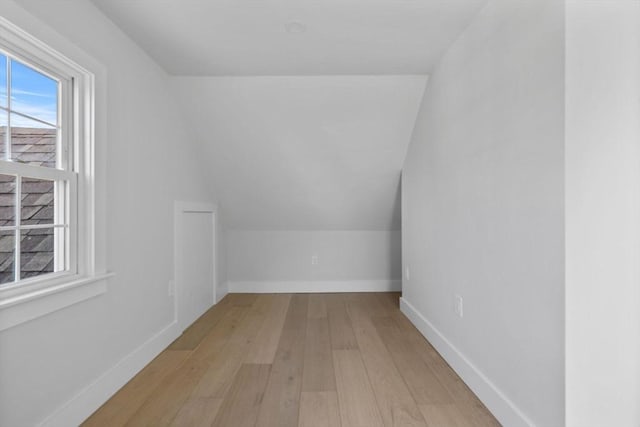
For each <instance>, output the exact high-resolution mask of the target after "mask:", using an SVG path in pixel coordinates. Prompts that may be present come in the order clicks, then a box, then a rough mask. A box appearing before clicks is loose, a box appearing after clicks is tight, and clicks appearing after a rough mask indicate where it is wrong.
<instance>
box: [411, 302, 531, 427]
mask: <svg viewBox="0 0 640 427" xmlns="http://www.w3.org/2000/svg"><path fill="white" fill-rule="evenodd" d="M400 311H402V312H403V313H404V314H405V315H406V316H407V317H408V318H409V320H410V321H411V323H413V324H414V326H415V327H416V328H417V329H418V330H419V331H420V333H422V335H424V337H425V338H426V339H427V340H428V341H429V342H430V343H431V344H432V345H433V346H434V347H435V349H436V350H437V351H438V353H440V355H442V357H443V358H444V359H445V360H446V361H447V363H449V365H450V366H451V367H452V368H453V370H454V371H456V373H457V374H458V375H460V378H462V380H463V381H464V382H465V383H466V384H467V385H468V386H469V388H471V390H473V392H474V393H475V394H476V395H477V396H478V397H479V398H480V400H481V401H482V403H484V404H485V406H486V407H487V408H488V409H489V410H490V411H491V413H492V414H493V415H494V416H495V417H496V418H497V419H498V421H500V423H501V424H502V425H504V426H509V427H532V426H535V424H534V423H533V422H532V421H531V420H530V419H528V418H527V416H526V415H524V413H523V412H522V411H521V410H520V409H519V408H518V407H517V406H516V405H515V404H514V403H513V402H512V401H511V400H509V398H508V397H507V396H505V395H504V393H502V392H501V391H500V390H499V389H498V388H497V387H496V386H495V385H494V384H493V383H492V382H491V380H489V378H487V377H486V376H485V375H484V374H483V373H482V372H481V371H480V370H479V369H478V368H477V367H476V366H474V364H473V363H471V361H470V360H469V359H467V358H466V357H465V356H464V355H463V354H462V353H461V352H460V351H459V350H458V349H457V348H456V347H455V346H454V345H453V344H452V343H451V342H450V341H449V340H448V339H447V338H446V337H445V336H444V335H443V334H442V333H441V332H440V331H439V330H438V329H436V327H435V326H433V324H432V323H431V322H429V320H427V319H426V318H425V317H424V316H423V315H422V314H420V312H418V310H416V308H415V307H413V306H412V305H411V304H409V303H408V302H407V301H406V300H405V299H404V298H400Z"/></svg>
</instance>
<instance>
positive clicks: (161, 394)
mask: <svg viewBox="0 0 640 427" xmlns="http://www.w3.org/2000/svg"><path fill="white" fill-rule="evenodd" d="M398 297H399V294H397V293H376V294H373V293H371V294H278V295H275V294H262V295H254V294H230V295H227V296H226V297H225V298H224V299H223V300H222V301H221V302H220V303H219V304H218V305H216V306H215V307H214V308H212V309H211V310H209V311H208V312H207V313H205V314H204V315H203V316H202V317H201V318H200V319H198V320H197V321H196V322H195V323H194V324H193V325H191V326H190V327H189V328H188V329H187V330H186V331H185V333H184V334H183V335H182V336H181V337H180V338H178V339H177V340H176V341H175V342H173V344H171V345H170V346H169V347H168V348H167V349H166V350H165V351H163V352H162V353H161V354H160V355H159V356H158V357H156V358H155V359H154V360H153V361H152V362H151V363H150V364H149V365H147V366H146V367H145V368H144V369H143V370H142V371H141V372H140V373H139V374H138V375H136V377H134V378H133V379H132V380H131V381H129V383H127V384H126V385H125V386H124V387H123V388H122V389H121V390H120V391H118V393H116V394H115V395H114V396H113V397H112V398H111V399H110V400H109V401H108V402H106V403H105V404H104V405H103V406H102V407H101V408H100V409H98V410H97V411H96V412H95V413H94V414H93V415H92V416H91V417H90V418H89V419H88V420H87V421H86V422H85V423H84V424H83V425H84V426H101V427H102V426H121V425H127V426H165V425H171V426H225V427H244V426H251V427H254V426H255V427H288V426H291V427H297V426H304V427H339V426H342V427H377V426H383V427H391V426H436V427H448V426H499V423H498V422H497V421H496V420H495V419H494V418H493V416H492V415H491V414H490V413H489V411H487V409H486V408H485V407H484V406H483V405H482V403H480V401H479V400H478V399H477V397H476V396H475V395H474V394H473V393H472V392H471V391H470V390H469V388H468V387H467V386H466V385H465V384H464V383H463V382H462V381H461V380H460V378H459V377H458V376H457V375H456V374H455V373H454V372H453V370H452V369H451V368H450V367H449V366H448V365H447V363H446V362H445V361H444V360H443V359H442V358H441V357H440V355H439V354H438V353H437V352H436V351H435V350H434V349H433V347H431V345H430V344H429V343H428V342H427V341H426V340H425V339H424V338H423V337H422V335H420V333H419V332H418V331H417V330H416V329H415V328H414V327H413V325H411V323H409V321H408V320H407V319H406V318H405V317H404V315H403V314H402V313H400V311H399V310H398Z"/></svg>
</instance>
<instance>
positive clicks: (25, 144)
mask: <svg viewBox="0 0 640 427" xmlns="http://www.w3.org/2000/svg"><path fill="white" fill-rule="evenodd" d="M5 133H6V128H0V135H4V134H5ZM11 135H12V138H11V140H12V145H11V149H12V154H13V156H14V158H15V161H18V162H22V163H27V164H31V165H34V166H46V167H55V166H56V164H55V162H56V131H55V129H43V128H20V127H18V128H16V127H13V128H11ZM2 139H4V138H2ZM0 145H1V147H2V148H0V155H1V152H2V151H4V144H0ZM5 187H6V188H5ZM9 187H15V182H0V193H1V194H0V225H10V223H12V222H13V220H14V219H15V207H14V200H13V197H12V195H9V193H13V192H14V191H15V188H9ZM4 195H6V196H7V197H3V196H4ZM53 196H54V195H53V182H50V181H42V180H32V179H28V178H25V179H24V181H23V186H22V198H21V199H22V200H21V204H22V218H21V219H22V222H23V223H25V224H53V220H54V217H53V216H54V206H53ZM13 239H14V237H13V235H12V234H10V233H3V234H2V236H0V283H6V282H11V281H12V280H13V269H14V266H13ZM53 240H54V236H53V229H49V228H47V229H39V230H29V231H23V232H22V235H21V241H20V245H21V250H20V252H21V255H20V257H21V259H22V272H21V278H23V279H26V278H29V277H33V276H39V275H41V274H44V273H49V272H53V267H54V265H53V262H54V259H53Z"/></svg>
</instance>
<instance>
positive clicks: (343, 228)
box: [171, 75, 426, 292]
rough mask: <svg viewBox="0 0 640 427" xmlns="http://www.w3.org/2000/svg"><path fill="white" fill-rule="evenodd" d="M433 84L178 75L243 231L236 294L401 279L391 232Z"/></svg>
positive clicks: (217, 181)
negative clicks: (314, 260)
mask: <svg viewBox="0 0 640 427" xmlns="http://www.w3.org/2000/svg"><path fill="white" fill-rule="evenodd" d="M425 81H426V77H425V76H354V75H348V76H340V75H331V76H244V77H174V78H172V79H171V83H172V88H173V90H174V93H175V96H176V99H177V100H178V102H179V103H180V107H181V110H182V114H183V116H184V118H185V120H186V122H187V123H189V125H190V127H191V128H192V129H193V130H194V131H195V132H196V137H197V141H198V143H199V144H200V145H201V146H202V151H203V153H204V158H205V159H206V162H207V164H208V167H207V171H206V173H207V176H208V179H209V181H208V182H209V185H210V186H211V187H212V188H213V189H214V192H215V194H216V195H217V196H218V198H219V200H220V202H221V204H222V205H223V206H224V209H225V215H226V221H225V223H226V225H227V226H228V227H229V228H230V229H232V230H236V231H233V232H231V234H230V236H229V239H228V243H227V248H228V259H227V265H228V268H229V275H228V276H229V277H228V279H229V284H230V289H231V290H232V291H254V290H264V291H282V290H287V291H300V292H302V291H305V290H308V289H316V290H321V291H322V290H324V291H331V290H335V289H339V290H355V289H369V290H374V289H385V287H388V286H392V284H391V282H393V281H394V280H395V281H396V282H397V280H398V279H400V272H399V270H400V269H399V263H400V262H399V260H400V244H399V237H395V236H398V233H397V232H391V231H390V230H397V229H399V227H400V203H399V196H400V187H399V181H400V170H401V168H402V162H403V159H404V155H405V152H406V147H407V145H408V144H409V140H410V137H411V131H412V129H413V124H414V121H415V116H416V113H417V110H418V106H419V103H420V99H421V95H422V92H423V90H424V86H425ZM315 252H322V253H321V254H318V255H319V262H318V265H315V266H312V265H311V256H312V255H314V254H315ZM346 281H349V282H358V283H345V282H346ZM364 281H368V285H366V284H365V282H364ZM275 282H277V283H275ZM283 282H287V283H283ZM294 282H297V283H294ZM309 282H314V283H309ZM396 285H397V283H396ZM276 286H277V287H276ZM362 286H368V287H366V288H363V287H362Z"/></svg>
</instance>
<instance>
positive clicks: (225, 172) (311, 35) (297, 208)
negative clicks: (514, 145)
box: [92, 0, 486, 230]
mask: <svg viewBox="0 0 640 427" xmlns="http://www.w3.org/2000/svg"><path fill="white" fill-rule="evenodd" d="M92 1H93V3H94V4H96V5H97V6H98V7H99V8H100V9H101V10H102V11H103V12H104V13H105V14H106V15H107V16H108V17H110V18H111V19H112V21H114V22H115V23H116V24H117V25H118V26H120V28H122V29H123V30H124V32H125V33H127V34H128V35H129V36H130V37H131V38H132V39H133V40H134V41H135V42H136V43H137V44H138V45H140V46H141V47H142V48H143V49H144V50H145V51H146V52H147V53H148V54H149V55H150V56H151V57H152V58H153V59H154V60H155V61H156V62H157V63H158V64H160V65H161V66H162V67H163V68H164V69H165V70H166V71H167V72H168V73H169V74H170V75H173V76H175V77H172V78H171V79H170V80H171V82H172V85H173V89H174V90H175V96H176V101H177V102H178V103H179V105H180V107H181V110H182V111H183V112H184V119H185V121H186V123H187V124H188V126H189V128H190V129H191V131H192V134H193V135H194V138H196V139H197V140H198V144H199V145H200V148H201V149H202V153H203V157H202V158H203V161H204V164H205V168H206V169H207V173H208V176H209V178H208V179H209V180H210V181H211V183H210V184H211V188H212V190H213V192H214V194H215V197H216V198H217V199H218V202H219V203H220V204H221V205H222V206H223V210H224V212H226V218H225V221H226V223H227V224H228V226H229V227H231V228H234V229H343V230H349V229H361V230H364V229H370V230H387V229H397V228H398V227H399V184H400V173H401V168H402V163H403V159H404V156H405V153H406V150H407V146H408V143H409V140H410V138H411V132H412V130H413V125H414V121H415V117H416V114H417V110H418V108H419V104H420V101H421V98H422V93H423V91H424V87H425V84H426V80H427V77H426V76H427V74H428V73H429V71H430V70H431V69H432V68H433V66H434V64H436V62H437V61H438V58H439V57H440V56H441V55H442V54H443V52H444V51H445V50H446V49H447V47H448V46H449V45H450V44H451V43H452V42H453V41H454V40H455V38H456V37H457V36H458V35H459V34H460V33H461V32H462V30H463V29H464V28H465V27H466V26H467V25H468V23H469V22H470V21H471V20H472V19H473V16H474V15H475V14H476V13H477V11H478V10H479V9H480V8H481V7H482V6H483V5H484V4H485V3H486V0H342V1H337V0H323V1H316V0H300V1H295V2H294V1H292V0H261V1H256V0H92Z"/></svg>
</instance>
